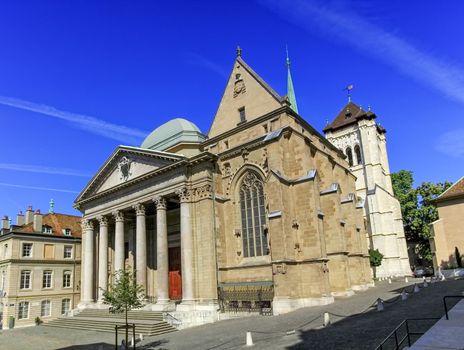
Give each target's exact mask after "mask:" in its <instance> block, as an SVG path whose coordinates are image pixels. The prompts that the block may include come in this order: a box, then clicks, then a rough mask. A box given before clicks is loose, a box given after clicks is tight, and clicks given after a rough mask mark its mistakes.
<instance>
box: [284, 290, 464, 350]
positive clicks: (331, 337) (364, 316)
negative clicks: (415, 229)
mask: <svg viewBox="0 0 464 350" xmlns="http://www.w3.org/2000/svg"><path fill="white" fill-rule="evenodd" d="M452 282H453V281H445V282H439V283H434V284H429V286H428V287H427V288H428V289H427V290H423V289H424V287H422V288H421V290H420V292H418V293H414V292H413V288H414V287H413V286H410V287H407V291H408V292H409V296H408V299H407V300H405V301H402V300H401V292H402V291H403V288H399V289H394V290H392V291H393V292H396V294H397V295H396V296H394V297H392V298H390V299H388V300H384V305H385V308H384V311H377V309H376V308H375V307H374V308H371V309H369V310H368V311H366V312H364V313H360V314H357V315H353V316H348V317H345V318H341V317H336V316H333V315H335V314H332V315H331V316H330V317H331V325H329V326H328V327H325V328H318V329H308V330H300V331H297V334H298V333H299V338H300V339H299V342H298V343H297V344H295V345H291V346H288V347H286V348H287V349H289V350H296V349H312V350H317V349H321V350H322V349H359V350H362V349H366V350H367V349H369V350H373V349H375V348H376V347H377V346H378V345H379V344H380V343H381V342H382V341H383V340H384V339H385V338H386V337H387V336H388V335H389V334H390V333H391V332H392V331H393V330H394V329H395V328H396V327H397V326H398V325H399V324H400V323H401V322H402V321H403V320H405V319H410V318H418V319H420V318H431V317H436V318H440V317H442V316H443V315H444V308H443V296H444V295H449V294H453V293H461V291H462V287H463V284H462V283H459V284H455V283H452ZM456 302H457V301H456ZM456 302H453V303H452V302H450V307H452V306H453V305H454V304H455V303H456ZM435 322H436V320H428V321H417V324H415V325H413V327H414V328H415V329H410V331H411V332H416V331H417V332H425V331H427V330H428V329H429V328H430V327H432V326H433V324H434V323H435ZM405 334H406V331H405V330H404V331H403V333H402V334H399V337H400V338H401V337H403V336H404V335H405ZM412 340H413V341H415V340H417V337H416V338H414V339H412ZM389 343H390V341H389ZM389 343H388V344H385V345H386V346H385V347H384V349H390V348H394V343H395V340H394V338H392V339H391V344H389ZM389 345H390V346H391V347H390V346H389ZM403 345H406V344H403Z"/></svg>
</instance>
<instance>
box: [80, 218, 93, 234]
mask: <svg viewBox="0 0 464 350" xmlns="http://www.w3.org/2000/svg"><path fill="white" fill-rule="evenodd" d="M81 226H82V230H83V231H93V221H92V220H89V219H82V221H81Z"/></svg>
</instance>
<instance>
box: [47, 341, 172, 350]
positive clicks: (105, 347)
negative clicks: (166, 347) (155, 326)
mask: <svg viewBox="0 0 464 350" xmlns="http://www.w3.org/2000/svg"><path fill="white" fill-rule="evenodd" d="M168 342H169V341H168V340H165V339H161V340H156V341H152V342H147V343H145V344H136V349H137V350H151V349H156V350H163V347H159V346H161V345H163V344H166V343H168ZM138 343H140V342H138ZM114 349H115V347H114V344H108V343H94V344H83V345H71V346H66V347H64V348H58V349H56V350H114ZM118 349H119V348H118ZM127 350H132V346H129V347H128V348H127Z"/></svg>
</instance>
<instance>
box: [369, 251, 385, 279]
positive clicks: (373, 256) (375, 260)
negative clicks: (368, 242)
mask: <svg viewBox="0 0 464 350" xmlns="http://www.w3.org/2000/svg"><path fill="white" fill-rule="evenodd" d="M382 259H383V254H382V253H381V252H379V250H378V249H369V260H370V263H371V266H372V267H373V268H374V278H375V277H376V270H377V267H378V266H380V265H382Z"/></svg>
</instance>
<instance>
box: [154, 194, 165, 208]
mask: <svg viewBox="0 0 464 350" xmlns="http://www.w3.org/2000/svg"><path fill="white" fill-rule="evenodd" d="M153 202H154V203H155V205H156V209H157V210H159V209H166V199H165V198H164V197H161V196H156V197H154V198H153Z"/></svg>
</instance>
